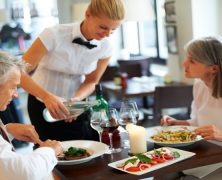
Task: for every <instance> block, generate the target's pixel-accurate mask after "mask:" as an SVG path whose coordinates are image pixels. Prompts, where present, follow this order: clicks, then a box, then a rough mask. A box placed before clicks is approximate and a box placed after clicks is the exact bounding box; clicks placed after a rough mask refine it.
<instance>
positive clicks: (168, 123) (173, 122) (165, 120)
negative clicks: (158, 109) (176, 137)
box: [160, 115, 190, 126]
mask: <svg viewBox="0 0 222 180" xmlns="http://www.w3.org/2000/svg"><path fill="white" fill-rule="evenodd" d="M160 125H161V126H164V125H165V126H172V125H181V126H190V123H189V122H187V120H178V119H175V118H173V117H170V116H167V115H164V116H163V117H162V118H161V120H160Z"/></svg>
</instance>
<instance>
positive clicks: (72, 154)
mask: <svg viewBox="0 0 222 180" xmlns="http://www.w3.org/2000/svg"><path fill="white" fill-rule="evenodd" d="M61 145H62V147H63V150H64V154H63V155H60V156H58V157H57V158H58V164H59V165H75V164H81V163H85V162H88V161H90V160H92V159H93V158H96V157H99V156H101V155H103V154H104V153H105V152H106V151H108V149H109V147H108V146H107V145H106V144H104V143H101V142H97V141H88V140H73V141H63V142H61Z"/></svg>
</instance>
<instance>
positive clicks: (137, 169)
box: [126, 167, 140, 172]
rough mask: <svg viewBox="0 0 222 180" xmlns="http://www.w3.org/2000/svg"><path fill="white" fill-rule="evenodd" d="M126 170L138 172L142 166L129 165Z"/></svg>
mask: <svg viewBox="0 0 222 180" xmlns="http://www.w3.org/2000/svg"><path fill="white" fill-rule="evenodd" d="M126 170H127V171H130V172H137V171H140V168H139V167H129V168H127V169H126Z"/></svg>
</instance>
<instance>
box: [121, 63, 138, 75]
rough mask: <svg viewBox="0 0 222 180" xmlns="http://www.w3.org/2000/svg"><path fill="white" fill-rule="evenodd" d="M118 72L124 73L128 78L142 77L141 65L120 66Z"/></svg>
mask: <svg viewBox="0 0 222 180" xmlns="http://www.w3.org/2000/svg"><path fill="white" fill-rule="evenodd" d="M119 69H120V72H126V73H127V74H128V78H132V77H141V76H142V67H141V64H139V63H135V64H127V63H124V64H121V65H120V66H119Z"/></svg>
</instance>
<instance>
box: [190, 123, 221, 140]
mask: <svg viewBox="0 0 222 180" xmlns="http://www.w3.org/2000/svg"><path fill="white" fill-rule="evenodd" d="M194 132H195V133H196V134H198V135H201V136H202V137H203V138H204V139H205V140H216V141H222V131H221V130H220V129H218V128H217V127H216V126H214V125H206V126H201V127H199V128H196V129H195V130H194Z"/></svg>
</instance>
